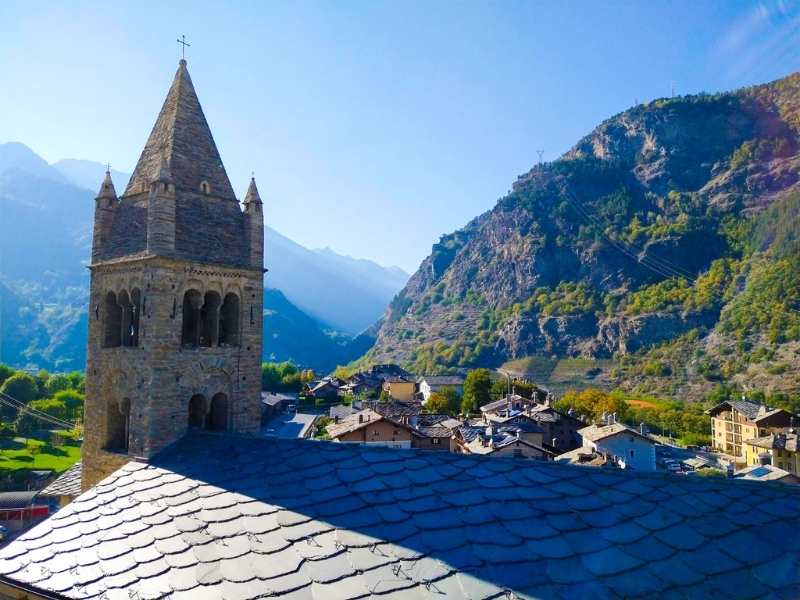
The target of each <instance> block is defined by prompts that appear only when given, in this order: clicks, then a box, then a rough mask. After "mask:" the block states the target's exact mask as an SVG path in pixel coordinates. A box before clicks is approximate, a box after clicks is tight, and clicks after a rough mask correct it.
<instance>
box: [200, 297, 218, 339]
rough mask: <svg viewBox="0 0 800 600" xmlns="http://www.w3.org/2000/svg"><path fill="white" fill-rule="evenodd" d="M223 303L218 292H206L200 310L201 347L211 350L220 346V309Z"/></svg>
mask: <svg viewBox="0 0 800 600" xmlns="http://www.w3.org/2000/svg"><path fill="white" fill-rule="evenodd" d="M221 303H222V301H221V300H220V297H219V294H218V293H217V292H206V295H205V297H204V298H203V308H201V309H200V323H201V327H200V345H201V346H205V347H207V348H210V347H211V346H216V345H218V344H219V308H220V304H221Z"/></svg>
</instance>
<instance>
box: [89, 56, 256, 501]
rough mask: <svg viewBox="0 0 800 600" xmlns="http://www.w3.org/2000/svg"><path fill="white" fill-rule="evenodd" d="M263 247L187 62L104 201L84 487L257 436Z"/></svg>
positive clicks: (252, 197) (92, 316) (106, 185)
mask: <svg viewBox="0 0 800 600" xmlns="http://www.w3.org/2000/svg"><path fill="white" fill-rule="evenodd" d="M263 248H264V216H263V210H262V203H261V198H260V197H259V194H258V189H257V188H256V183H255V180H251V181H250V186H249V188H248V190H247V194H246V196H245V200H244V203H243V206H240V204H239V202H238V201H237V199H236V196H235V194H234V192H233V188H232V187H231V184H230V181H229V180H228V175H227V173H226V172H225V168H224V167H223V165H222V159H221V158H220V155H219V152H218V151H217V147H216V144H215V143H214V138H213V137H212V135H211V131H210V129H209V127H208V123H207V122H206V119H205V116H204V115H203V110H202V108H201V107H200V102H199V100H198V99H197V95H196V94H195V90H194V86H193V85H192V80H191V78H190V77H189V71H188V70H187V68H186V61H185V60H181V61H180V64H179V66H178V71H177V73H176V74H175V79H174V80H173V82H172V86H171V87H170V89H169V93H168V94H167V98H166V100H165V101H164V105H163V107H162V108H161V112H160V113H159V115H158V119H157V120H156V124H155V126H154V127H153V130H152V132H151V133H150V137H149V138H148V140H147V144H146V145H145V147H144V150H143V151H142V155H141V157H140V158H139V162H138V164H137V165H136V169H135V170H134V173H133V175H132V176H131V179H130V182H129V183H128V187H127V189H126V190H125V193H124V194H123V195H122V196H121V197H119V198H118V197H117V194H116V190H115V189H114V184H113V182H112V181H111V175H110V174H109V173H106V176H105V180H104V181H103V183H102V185H101V187H100V192H99V193H98V195H97V199H96V201H95V217H94V238H93V243H92V262H91V266H90V267H89V268H90V271H91V291H90V307H89V308H90V312H89V345H88V352H87V364H86V408H85V430H84V445H83V487H84V489H86V488H87V487H89V486H91V485H93V484H95V483H96V482H97V481H99V480H100V479H102V478H103V477H105V476H106V475H108V474H110V473H111V472H113V471H114V470H116V469H117V468H118V467H119V466H121V465H122V464H124V463H125V462H127V461H128V460H130V459H132V458H141V459H145V460H146V459H148V458H150V457H151V456H153V455H154V454H155V453H157V452H159V451H160V450H162V449H163V448H165V447H166V446H168V445H170V444H171V443H172V442H174V441H176V440H178V439H179V438H181V437H182V436H183V435H185V434H186V432H187V431H189V430H191V429H204V430H209V431H218V432H225V431H231V432H238V433H254V432H256V431H257V429H258V427H259V417H260V415H259V407H260V390H261V344H262V331H261V329H262V302H263V287H264V281H263V274H264V250H263Z"/></svg>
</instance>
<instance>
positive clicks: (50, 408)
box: [0, 364, 85, 435]
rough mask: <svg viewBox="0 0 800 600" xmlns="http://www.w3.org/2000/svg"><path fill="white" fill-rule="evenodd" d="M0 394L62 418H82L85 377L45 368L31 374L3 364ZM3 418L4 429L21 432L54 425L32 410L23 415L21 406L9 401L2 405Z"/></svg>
mask: <svg viewBox="0 0 800 600" xmlns="http://www.w3.org/2000/svg"><path fill="white" fill-rule="evenodd" d="M0 394H2V395H4V396H7V397H11V398H13V399H14V400H17V401H18V402H21V403H22V404H25V405H27V406H29V407H30V408H32V409H35V410H38V411H41V412H44V413H47V414H48V415H50V416H52V417H55V418H57V419H61V420H63V421H70V422H72V423H77V422H80V421H82V420H83V405H84V399H85V396H84V394H85V378H84V375H83V373H80V372H78V371H74V372H72V373H49V372H47V371H44V370H42V371H39V372H38V373H36V374H35V375H31V374H30V373H26V372H25V371H19V370H16V369H13V368H12V367H9V366H8V365H4V364H0ZM0 421H2V429H3V430H4V431H6V432H7V433H17V434H21V435H22V434H24V435H29V434H30V433H32V432H34V431H37V430H40V429H49V428H51V426H48V425H47V424H46V423H43V422H42V421H41V420H40V419H38V418H36V417H33V416H31V414H30V413H24V414H20V411H19V410H18V409H16V408H13V407H11V406H8V405H6V404H3V405H2V406H0Z"/></svg>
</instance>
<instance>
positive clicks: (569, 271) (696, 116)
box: [361, 74, 800, 398]
mask: <svg viewBox="0 0 800 600" xmlns="http://www.w3.org/2000/svg"><path fill="white" fill-rule="evenodd" d="M799 134H800V75H798V74H793V75H791V76H789V77H787V78H785V79H782V80H779V81H776V82H773V83H770V84H766V85H762V86H756V87H752V88H747V89H743V90H739V91H736V92H732V93H724V94H716V95H698V96H686V97H680V98H670V99H660V100H656V101H653V102H650V103H648V104H644V105H639V106H636V107H634V108H632V109H630V110H627V111H625V112H623V113H621V114H619V115H616V116H614V117H612V118H610V119H608V120H607V121H605V122H603V123H602V124H601V125H600V126H598V127H597V128H596V129H595V130H594V131H593V132H592V133H591V134H589V135H588V136H586V137H585V138H583V139H582V140H580V141H579V142H578V143H577V144H576V145H575V146H574V147H573V148H572V149H571V150H570V151H569V152H567V153H566V154H565V155H564V156H562V157H561V158H560V159H558V160H557V161H555V162H552V163H549V164H542V165H537V166H536V167H534V168H533V169H532V170H531V171H529V172H528V173H526V174H525V175H523V176H521V177H520V178H519V179H518V180H517V181H516V183H515V184H514V186H513V189H512V191H511V192H510V193H509V194H508V195H507V196H505V197H504V198H501V199H500V200H499V201H498V203H497V205H496V206H495V207H494V208H493V209H492V210H490V211H488V212H487V213H485V214H483V215H480V216H479V217H477V218H475V219H474V220H473V221H472V222H470V223H469V224H468V225H467V226H466V227H464V228H463V229H461V230H459V231H456V232H454V233H452V234H450V235H446V236H443V237H442V238H441V239H440V240H439V242H438V243H436V244H434V246H433V248H432V252H431V255H430V256H429V257H428V258H426V259H425V260H424V261H423V263H422V265H421V266H420V268H419V270H418V271H417V272H416V273H415V274H414V275H413V276H412V278H411V280H410V281H409V283H408V285H406V287H405V288H404V289H403V290H402V291H401V292H400V293H399V294H398V295H397V296H396V297H395V299H394V300H393V301H392V303H391V305H390V307H389V309H388V310H387V312H386V314H385V315H384V317H383V320H382V322H381V325H380V330H379V332H378V336H377V342H376V344H375V346H374V347H373V348H372V349H371V350H370V352H369V353H367V355H366V356H365V357H363V358H362V361H361V362H362V363H368V362H386V361H390V360H391V361H397V362H400V363H402V364H404V365H405V366H407V367H410V368H412V369H413V370H415V371H418V372H420V373H433V372H443V371H448V370H453V369H457V368H464V367H475V366H488V367H497V366H500V365H501V364H503V363H505V362H507V361H518V360H520V359H526V358H527V357H546V358H549V359H550V360H553V359H554V358H555V359H558V358H564V357H583V358H588V359H613V360H614V363H613V366H612V367H611V368H608V369H606V371H607V374H608V378H607V383H608V385H609V386H612V385H613V386H615V387H622V388H623V389H629V390H631V391H636V390H638V391H642V390H647V391H654V392H657V393H659V394H668V395H671V396H675V397H678V396H680V397H690V398H695V397H697V398H699V397H702V396H704V395H706V394H707V393H708V392H709V391H710V390H712V389H713V388H714V386H716V385H718V384H730V385H733V386H737V387H739V388H742V389H750V388H754V387H757V388H758V389H760V390H765V391H766V392H768V393H787V394H793V393H797V392H798V391H799V390H800V357H799V356H798V349H800V313H798V310H800V286H799V285H798V284H799V283H800V281H799V279H798V278H799V277H800V274H799V273H798V258H800V250H799V249H798V239H800V235H798V234H799V233H800V231H799V229H798V228H799V227H800V225H798V218H797V217H798V216H799V215H800V194H798V189H799V188H798V172H799V171H800V153H799V151H798V148H799V147H800V146H799V143H798V142H800V137H799ZM532 364H538V365H542V363H541V361H540V362H539V363H535V361H534V363H532Z"/></svg>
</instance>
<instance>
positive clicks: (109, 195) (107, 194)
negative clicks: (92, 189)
mask: <svg viewBox="0 0 800 600" xmlns="http://www.w3.org/2000/svg"><path fill="white" fill-rule="evenodd" d="M97 198H98V199H100V198H106V199H108V200H116V199H117V190H115V189H114V182H113V181H111V171H110V170H108V171H106V176H105V177H104V178H103V183H101V184H100V191H99V192H97Z"/></svg>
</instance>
